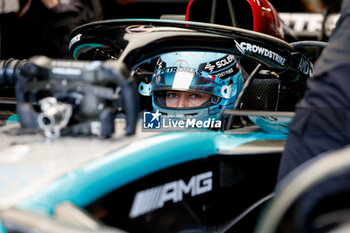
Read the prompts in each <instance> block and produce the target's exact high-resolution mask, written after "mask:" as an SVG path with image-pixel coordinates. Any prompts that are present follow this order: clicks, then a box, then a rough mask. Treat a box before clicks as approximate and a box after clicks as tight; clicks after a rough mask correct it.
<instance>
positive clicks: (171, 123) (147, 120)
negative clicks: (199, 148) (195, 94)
mask: <svg viewBox="0 0 350 233" xmlns="http://www.w3.org/2000/svg"><path fill="white" fill-rule="evenodd" d="M221 124H222V123H221V121H220V120H216V119H215V118H208V119H206V120H197V119H196V118H194V117H191V116H184V115H180V114H179V115H162V114H161V113H160V112H159V110H157V111H156V112H144V113H143V129H148V130H149V129H154V130H160V129H162V130H171V129H174V128H177V129H186V128H205V129H208V128H220V127H221Z"/></svg>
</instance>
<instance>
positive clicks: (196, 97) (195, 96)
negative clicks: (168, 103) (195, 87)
mask: <svg viewBox="0 0 350 233" xmlns="http://www.w3.org/2000/svg"><path fill="white" fill-rule="evenodd" d="M191 98H192V99H198V98H202V96H201V95H198V94H192V95H191Z"/></svg>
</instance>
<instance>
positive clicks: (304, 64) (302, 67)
mask: <svg viewBox="0 0 350 233" xmlns="http://www.w3.org/2000/svg"><path fill="white" fill-rule="evenodd" d="M298 70H299V71H300V72H302V73H304V74H305V75H308V76H311V75H312V67H311V64H310V62H308V61H307V60H306V59H304V58H303V57H301V58H300V62H299V65H298Z"/></svg>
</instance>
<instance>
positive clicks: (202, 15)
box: [186, 0, 284, 39]
mask: <svg viewBox="0 0 350 233" xmlns="http://www.w3.org/2000/svg"><path fill="white" fill-rule="evenodd" d="M186 21H198V22H206V23H216V24H221V25H227V26H234V27H239V28H244V29H248V30H253V31H255V32H261V33H265V34H268V35H271V36H275V37H277V38H279V39H284V31H283V25H282V23H281V21H280V18H279V16H278V13H277V11H276V9H275V8H274V6H273V5H272V4H271V3H270V2H269V1H268V0H259V1H256V0H229V1H213V0H190V1H189V3H188V4H187V9H186Z"/></svg>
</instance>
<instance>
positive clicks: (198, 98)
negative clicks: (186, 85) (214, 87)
mask: <svg viewBox="0 0 350 233" xmlns="http://www.w3.org/2000/svg"><path fill="white" fill-rule="evenodd" d="M208 100H210V95H208V94H204V93H195V92H187V91H167V92H166V98H165V102H166V105H167V107H172V108H190V107H198V106H200V105H202V104H203V103H205V102H207V101H208Z"/></svg>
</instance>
